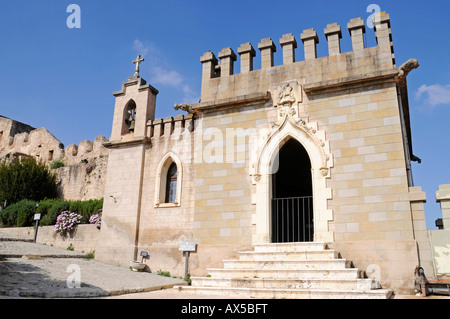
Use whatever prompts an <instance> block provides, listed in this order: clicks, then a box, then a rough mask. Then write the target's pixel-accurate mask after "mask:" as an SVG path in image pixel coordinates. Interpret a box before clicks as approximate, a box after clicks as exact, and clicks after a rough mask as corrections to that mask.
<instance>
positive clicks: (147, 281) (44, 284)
mask: <svg viewBox="0 0 450 319" xmlns="http://www.w3.org/2000/svg"><path fill="white" fill-rule="evenodd" d="M83 255H84V254H80V253H77V252H73V251H68V250H64V249H59V248H56V247H51V246H46V245H41V244H37V243H32V242H25V241H20V238H15V239H14V240H11V238H9V237H8V236H6V235H4V234H3V235H0V296H3V298H21V297H25V298H32V297H34V298H90V297H105V296H114V295H122V294H128V293H138V292H148V291H154V290H160V289H163V288H171V287H173V286H175V285H185V284H186V282H185V281H184V280H182V279H179V278H168V277H163V276H159V275H156V274H153V273H149V272H135V271H131V270H130V269H129V268H127V267H118V266H113V265H108V264H103V263H100V262H97V261H95V260H88V259H86V258H82V257H83ZM77 278H78V279H79V280H78V281H79V282H80V287H76V285H75V283H76V279H77ZM70 287H73V288H70Z"/></svg>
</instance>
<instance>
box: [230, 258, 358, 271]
mask: <svg viewBox="0 0 450 319" xmlns="http://www.w3.org/2000/svg"><path fill="white" fill-rule="evenodd" d="M350 266H351V261H349V260H346V259H306V260H300V259H299V260H224V261H223V267H224V269H258V270H266V269H267V270H269V269H284V270H285V269H292V270H310V269H329V270H336V269H346V268H349V267H350Z"/></svg>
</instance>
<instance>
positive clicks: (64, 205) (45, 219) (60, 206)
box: [39, 199, 70, 226]
mask: <svg viewBox="0 0 450 319" xmlns="http://www.w3.org/2000/svg"><path fill="white" fill-rule="evenodd" d="M69 206H70V202H69V201H66V200H64V199H59V200H55V202H54V203H53V204H52V205H51V206H50V207H49V208H48V210H47V213H46V214H45V215H44V216H41V221H40V224H41V225H42V226H49V225H55V224H56V220H57V218H58V215H59V214H61V212H63V211H67V210H69ZM39 207H40V205H39Z"/></svg>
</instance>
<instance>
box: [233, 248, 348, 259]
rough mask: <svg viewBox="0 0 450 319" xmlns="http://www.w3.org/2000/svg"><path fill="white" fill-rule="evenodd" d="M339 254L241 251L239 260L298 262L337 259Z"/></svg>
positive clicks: (329, 251)
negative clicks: (300, 260)
mask: <svg viewBox="0 0 450 319" xmlns="http://www.w3.org/2000/svg"><path fill="white" fill-rule="evenodd" d="M338 257H339V254H338V253H337V252H336V251H334V250H323V251H293V252H283V251H281V252H280V251H272V252H262V251H241V252H239V260H249V261H250V260H254V261H259V260H261V261H264V260H272V261H275V260H299V259H337V258H338Z"/></svg>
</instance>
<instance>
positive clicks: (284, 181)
mask: <svg viewBox="0 0 450 319" xmlns="http://www.w3.org/2000/svg"><path fill="white" fill-rule="evenodd" d="M275 162H276V163H277V164H278V165H276V166H275V167H276V169H275V172H273V174H272V177H271V178H272V199H271V225H272V226H271V237H272V242H274V243H285V242H310V241H313V239H314V225H313V187H312V175H311V161H310V158H309V155H308V153H307V151H306V150H305V148H304V147H303V146H302V144H300V143H299V142H298V141H296V140H295V139H292V138H291V139H289V140H288V141H287V142H286V143H285V144H284V145H283V146H282V147H281V149H280V151H279V152H278V154H277V156H276V158H275Z"/></svg>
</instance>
